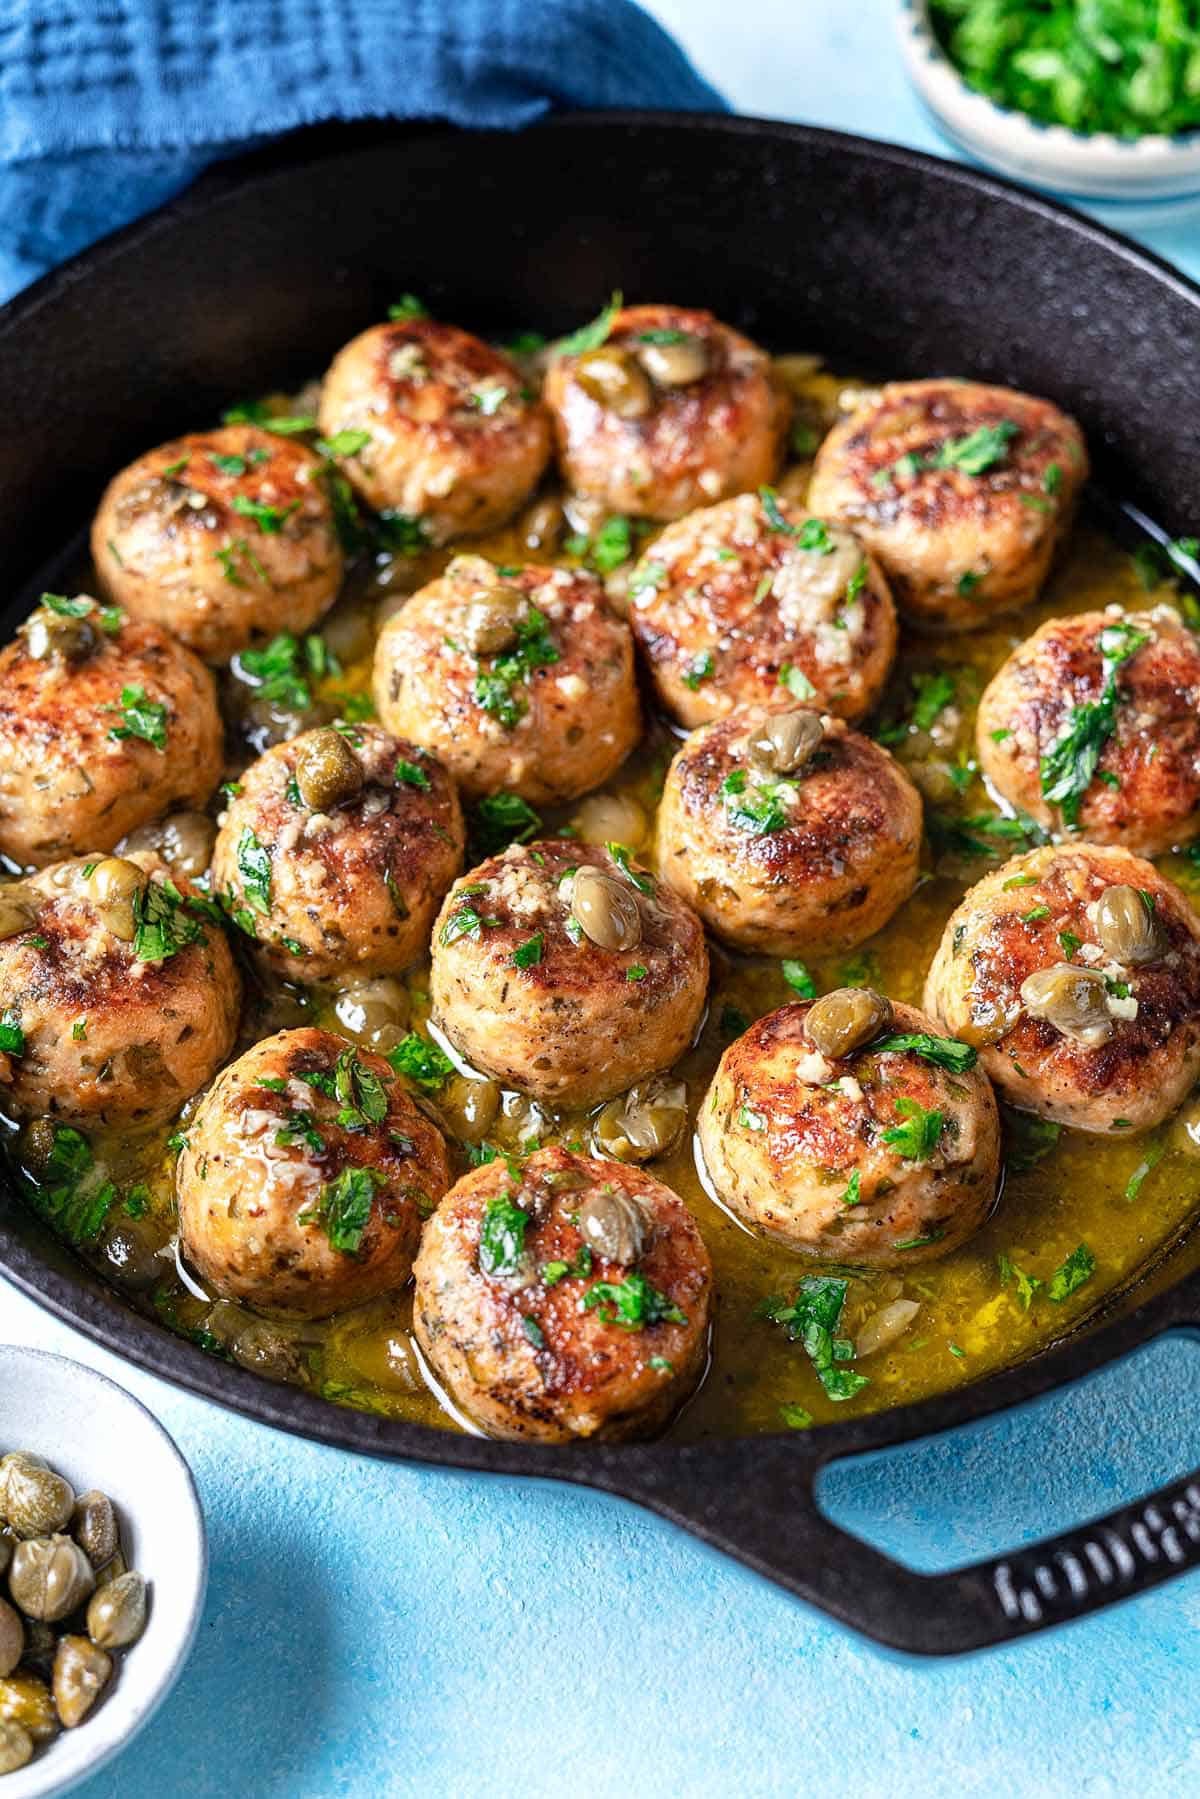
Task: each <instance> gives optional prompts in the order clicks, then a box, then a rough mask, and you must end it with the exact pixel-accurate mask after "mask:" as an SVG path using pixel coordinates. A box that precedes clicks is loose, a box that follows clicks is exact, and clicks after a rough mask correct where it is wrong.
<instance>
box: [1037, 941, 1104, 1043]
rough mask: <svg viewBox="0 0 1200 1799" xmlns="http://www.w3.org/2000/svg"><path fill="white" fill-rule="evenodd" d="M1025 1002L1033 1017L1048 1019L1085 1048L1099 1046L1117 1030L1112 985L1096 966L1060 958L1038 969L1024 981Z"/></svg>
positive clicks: (1066, 1035) (1048, 1021)
mask: <svg viewBox="0 0 1200 1799" xmlns="http://www.w3.org/2000/svg"><path fill="white" fill-rule="evenodd" d="M1021 1003H1022V1004H1023V1005H1024V1007H1025V1010H1026V1011H1027V1012H1028V1013H1029V1014H1030V1016H1031V1017H1033V1018H1042V1019H1045V1021H1046V1023H1047V1024H1052V1025H1053V1026H1054V1028H1055V1030H1057V1031H1061V1032H1062V1034H1063V1036H1064V1037H1069V1038H1071V1040H1072V1042H1075V1043H1080V1044H1082V1045H1083V1047H1084V1048H1085V1049H1098V1048H1099V1046H1100V1045H1101V1044H1102V1043H1107V1042H1108V1040H1109V1038H1110V1037H1111V1036H1112V1034H1113V1021H1112V1019H1111V1017H1110V1016H1109V1011H1108V988H1107V986H1106V984H1105V980H1104V976H1103V975H1102V974H1100V973H1098V971H1097V970H1096V969H1094V968H1076V967H1074V966H1073V965H1072V964H1071V963H1070V962H1056V963H1055V964H1054V966H1053V967H1052V968H1038V969H1035V970H1034V972H1033V974H1031V975H1028V976H1026V978H1025V980H1024V981H1023V982H1022V983H1021Z"/></svg>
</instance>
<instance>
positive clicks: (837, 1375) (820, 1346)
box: [755, 1274, 870, 1400]
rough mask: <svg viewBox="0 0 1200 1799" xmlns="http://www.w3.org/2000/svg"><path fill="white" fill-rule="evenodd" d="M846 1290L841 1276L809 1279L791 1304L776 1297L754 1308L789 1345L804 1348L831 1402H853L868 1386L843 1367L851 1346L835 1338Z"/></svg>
mask: <svg viewBox="0 0 1200 1799" xmlns="http://www.w3.org/2000/svg"><path fill="white" fill-rule="evenodd" d="M848 1286H849V1282H848V1281H847V1280H845V1279H844V1278H843V1277H842V1276H840V1275H817V1274H813V1275H808V1276H806V1277H805V1279H804V1280H802V1281H801V1282H800V1285H799V1287H797V1289H796V1293H795V1296H794V1298H793V1299H792V1300H791V1302H790V1303H789V1302H788V1301H787V1300H785V1299H780V1298H777V1297H776V1298H771V1299H764V1300H763V1301H762V1302H761V1303H760V1304H759V1305H758V1306H756V1307H755V1316H756V1317H759V1318H767V1319H769V1320H770V1322H771V1323H772V1324H778V1325H780V1326H782V1328H783V1329H784V1331H786V1333H787V1335H788V1338H789V1339H790V1341H791V1342H793V1343H801V1344H802V1345H803V1347H804V1352H805V1354H806V1355H807V1356H808V1359H809V1361H810V1362H811V1363H812V1365H813V1369H814V1372H815V1373H816V1376H817V1379H818V1380H819V1381H820V1383H821V1385H822V1386H823V1387H824V1389H825V1392H826V1395H827V1397H828V1398H830V1399H834V1400H843V1399H853V1398H854V1395H855V1394H856V1393H858V1392H860V1391H861V1390H862V1388H863V1387H866V1386H869V1385H870V1381H869V1380H868V1378H867V1376H866V1375H865V1374H856V1373H855V1372H854V1370H853V1369H852V1368H847V1367H846V1366H845V1363H846V1362H848V1361H850V1360H852V1358H853V1355H854V1345H853V1344H852V1343H850V1342H849V1341H848V1340H847V1339H846V1338H844V1337H838V1336H837V1335H836V1332H837V1327H838V1324H839V1322H840V1320H841V1316H842V1307H843V1306H844V1305H845V1303H846V1292H847V1288H848Z"/></svg>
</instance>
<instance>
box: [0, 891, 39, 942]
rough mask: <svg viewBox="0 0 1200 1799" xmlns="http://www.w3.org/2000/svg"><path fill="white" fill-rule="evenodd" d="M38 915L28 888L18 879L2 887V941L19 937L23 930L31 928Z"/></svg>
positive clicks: (0, 893)
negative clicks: (20, 884)
mask: <svg viewBox="0 0 1200 1799" xmlns="http://www.w3.org/2000/svg"><path fill="white" fill-rule="evenodd" d="M36 917H37V907H36V905H35V904H34V902H33V898H32V896H31V894H30V893H29V892H28V891H27V889H25V888H23V887H20V886H19V885H18V884H17V882H16V881H12V882H9V883H8V885H6V886H4V887H0V941H3V940H4V939H5V938H8V937H19V936H20V934H21V932H22V931H27V930H29V928H30V926H31V925H32V924H33V921H34V919H35V918H36Z"/></svg>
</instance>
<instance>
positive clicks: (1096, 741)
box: [1041, 623, 1150, 827]
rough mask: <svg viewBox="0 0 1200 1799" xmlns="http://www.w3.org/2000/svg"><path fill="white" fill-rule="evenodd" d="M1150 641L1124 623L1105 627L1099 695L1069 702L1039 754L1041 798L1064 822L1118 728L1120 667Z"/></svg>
mask: <svg viewBox="0 0 1200 1799" xmlns="http://www.w3.org/2000/svg"><path fill="white" fill-rule="evenodd" d="M1149 641H1150V637H1149V633H1147V632H1145V631H1139V630H1137V629H1136V628H1135V627H1134V626H1133V625H1131V624H1128V623H1119V624H1111V625H1106V626H1105V627H1104V629H1103V630H1102V631H1101V633H1100V636H1099V639H1098V642H1099V648H1100V656H1101V677H1102V685H1101V689H1100V697H1099V699H1096V700H1085V701H1084V703H1083V704H1082V705H1081V706H1074V707H1072V709H1071V715H1070V717H1069V718H1068V720H1067V724H1066V728H1065V730H1064V731H1063V733H1062V735H1061V736H1060V737H1059V739H1058V741H1057V742H1056V743H1054V744H1052V745H1051V746H1050V748H1049V749H1048V750H1047V751H1046V753H1045V754H1044V755H1043V757H1042V761H1041V779H1042V798H1043V799H1045V800H1046V801H1048V802H1049V804H1050V805H1052V806H1057V807H1058V808H1059V809H1060V811H1061V813H1062V819H1063V823H1064V824H1065V825H1067V826H1068V827H1072V826H1075V825H1077V824H1078V822H1079V806H1080V802H1081V801H1082V799H1083V796H1084V794H1085V793H1086V792H1087V790H1088V788H1089V787H1090V786H1091V784H1092V778H1093V776H1094V775H1095V773H1096V769H1097V766H1098V765H1099V762H1100V757H1101V755H1102V754H1103V751H1104V747H1105V745H1106V744H1107V742H1108V740H1109V738H1110V737H1111V736H1112V734H1113V732H1114V731H1115V730H1116V726H1117V675H1118V672H1119V670H1120V669H1121V667H1122V665H1123V664H1124V663H1126V662H1128V661H1129V660H1130V659H1131V657H1133V656H1136V655H1137V653H1138V651H1139V650H1140V649H1141V648H1142V647H1143V646H1144V645H1145V644H1147V643H1149Z"/></svg>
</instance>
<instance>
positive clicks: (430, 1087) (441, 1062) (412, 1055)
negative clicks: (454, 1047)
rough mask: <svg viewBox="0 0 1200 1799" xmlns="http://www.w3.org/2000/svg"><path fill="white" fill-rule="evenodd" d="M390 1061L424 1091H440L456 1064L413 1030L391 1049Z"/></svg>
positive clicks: (435, 1045) (399, 1072)
mask: <svg viewBox="0 0 1200 1799" xmlns="http://www.w3.org/2000/svg"><path fill="white" fill-rule="evenodd" d="M387 1059H388V1061H389V1062H390V1063H391V1065H392V1067H393V1068H394V1069H395V1070H396V1073H397V1074H402V1075H404V1076H405V1078H406V1079H407V1080H410V1081H411V1082H412V1083H413V1085H414V1086H416V1087H420V1088H421V1090H422V1091H423V1092H425V1093H437V1092H439V1091H440V1090H441V1088H443V1087H444V1086H445V1085H446V1082H447V1081H448V1080H449V1079H450V1076H451V1075H452V1074H453V1073H454V1064H453V1062H452V1061H451V1060H450V1058H449V1056H448V1055H447V1054H446V1052H445V1050H443V1049H440V1048H439V1047H438V1045H437V1044H436V1043H431V1042H430V1040H429V1038H428V1037H422V1036H420V1035H419V1033H418V1032H416V1031H410V1032H409V1033H408V1035H407V1037H402V1038H401V1039H400V1042H399V1043H398V1044H397V1045H396V1047H395V1049H392V1050H389V1051H388V1057H387Z"/></svg>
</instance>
